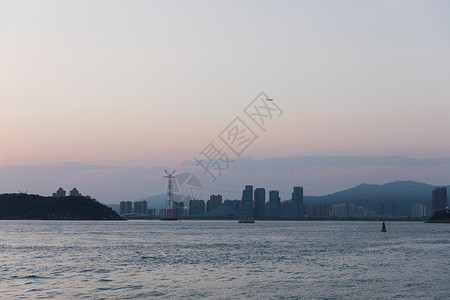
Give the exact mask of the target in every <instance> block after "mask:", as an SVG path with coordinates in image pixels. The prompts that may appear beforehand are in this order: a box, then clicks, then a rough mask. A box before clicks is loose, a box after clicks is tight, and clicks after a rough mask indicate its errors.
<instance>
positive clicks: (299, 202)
mask: <svg viewBox="0 0 450 300" xmlns="http://www.w3.org/2000/svg"><path fill="white" fill-rule="evenodd" d="M288 216H289V217H290V218H303V216H304V211H303V187H301V186H294V192H293V193H292V200H291V207H290V209H289V214H288Z"/></svg>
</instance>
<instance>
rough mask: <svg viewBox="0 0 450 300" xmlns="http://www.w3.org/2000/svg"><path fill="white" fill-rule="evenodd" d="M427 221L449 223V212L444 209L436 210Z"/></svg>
mask: <svg viewBox="0 0 450 300" xmlns="http://www.w3.org/2000/svg"><path fill="white" fill-rule="evenodd" d="M427 223H450V214H449V213H447V212H446V211H445V210H441V211H437V212H436V213H434V215H432V216H431V218H430V219H429V220H428V221H427Z"/></svg>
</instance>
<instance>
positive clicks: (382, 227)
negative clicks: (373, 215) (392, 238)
mask: <svg viewBox="0 0 450 300" xmlns="http://www.w3.org/2000/svg"><path fill="white" fill-rule="evenodd" d="M381 232H386V224H384V221H383V225H381Z"/></svg>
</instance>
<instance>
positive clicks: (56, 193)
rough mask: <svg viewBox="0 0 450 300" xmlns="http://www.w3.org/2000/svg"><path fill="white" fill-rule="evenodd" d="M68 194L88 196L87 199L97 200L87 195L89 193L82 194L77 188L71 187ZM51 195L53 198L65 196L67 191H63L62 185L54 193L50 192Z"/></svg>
mask: <svg viewBox="0 0 450 300" xmlns="http://www.w3.org/2000/svg"><path fill="white" fill-rule="evenodd" d="M69 196H75V197H85V198H88V199H91V200H94V201H97V200H96V199H94V198H92V197H91V196H89V195H85V196H84V195H82V194H81V193H80V192H79V191H78V189H77V188H73V189H71V190H70V192H69ZM52 197H53V198H59V197H67V193H66V191H65V190H64V189H63V188H62V187H60V188H59V189H58V190H57V191H56V192H55V193H53V194H52Z"/></svg>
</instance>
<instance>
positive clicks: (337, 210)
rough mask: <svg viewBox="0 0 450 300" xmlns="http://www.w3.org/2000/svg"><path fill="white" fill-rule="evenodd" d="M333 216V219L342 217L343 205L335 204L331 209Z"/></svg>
mask: <svg viewBox="0 0 450 300" xmlns="http://www.w3.org/2000/svg"><path fill="white" fill-rule="evenodd" d="M331 215H332V216H333V217H340V216H341V205H339V204H337V203H335V204H333V206H332V208H331Z"/></svg>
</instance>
